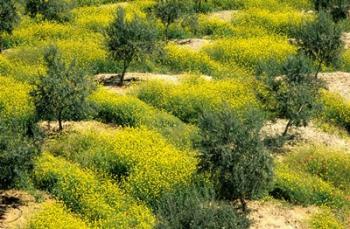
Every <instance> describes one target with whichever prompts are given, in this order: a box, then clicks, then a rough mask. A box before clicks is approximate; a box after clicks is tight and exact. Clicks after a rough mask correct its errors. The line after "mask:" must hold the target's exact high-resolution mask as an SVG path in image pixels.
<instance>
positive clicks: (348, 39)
mask: <svg viewBox="0 0 350 229" xmlns="http://www.w3.org/2000/svg"><path fill="white" fill-rule="evenodd" d="M342 40H343V42H344V48H345V49H349V48H350V33H343V35H342Z"/></svg>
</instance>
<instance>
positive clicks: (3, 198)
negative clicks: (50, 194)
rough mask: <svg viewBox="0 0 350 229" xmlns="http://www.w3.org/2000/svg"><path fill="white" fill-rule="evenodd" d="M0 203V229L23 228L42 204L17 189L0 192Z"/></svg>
mask: <svg viewBox="0 0 350 229" xmlns="http://www.w3.org/2000/svg"><path fill="white" fill-rule="evenodd" d="M45 198H47V197H45ZM47 199H48V198H47ZM47 199H46V200H47ZM0 203H1V204H0V228H1V229H2V228H6V229H12V228H13V229H15V228H25V225H26V223H27V221H28V219H29V218H30V217H31V216H32V215H33V213H34V212H36V211H37V210H39V209H40V207H41V205H42V204H41V203H37V202H36V201H35V198H34V197H33V196H32V195H30V194H28V193H26V192H23V191H17V190H9V191H6V192H3V193H1V194H0Z"/></svg>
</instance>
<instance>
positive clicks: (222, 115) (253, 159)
mask: <svg viewBox="0 0 350 229" xmlns="http://www.w3.org/2000/svg"><path fill="white" fill-rule="evenodd" d="M262 125H263V118H262V115H261V111H258V110H256V109H248V110H247V111H246V112H244V114H243V115H242V114H240V113H237V112H236V111H234V110H232V108H230V107H229V106H223V107H222V109H221V110H220V111H208V112H205V113H204V114H203V116H202V117H201V119H200V122H199V127H200V129H201V136H202V139H201V143H200V149H201V155H200V165H199V169H200V171H202V172H207V173H209V175H210V177H211V180H212V181H213V184H214V186H215V188H216V189H217V192H218V195H219V197H221V198H224V199H229V200H240V202H241V204H242V209H243V210H244V211H245V210H246V202H245V200H246V199H251V198H253V197H256V196H259V195H261V194H262V193H264V192H265V191H268V189H269V187H270V184H271V182H272V177H273V162H272V158H271V156H270V155H269V153H268V152H267V151H266V150H265V149H264V146H263V143H262V142H261V140H260V136H259V133H260V129H261V127H262Z"/></svg>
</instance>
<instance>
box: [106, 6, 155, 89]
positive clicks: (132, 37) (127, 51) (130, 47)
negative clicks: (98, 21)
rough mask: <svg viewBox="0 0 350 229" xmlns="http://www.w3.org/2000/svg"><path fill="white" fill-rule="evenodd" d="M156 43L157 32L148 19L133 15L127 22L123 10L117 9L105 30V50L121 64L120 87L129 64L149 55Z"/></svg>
mask: <svg viewBox="0 0 350 229" xmlns="http://www.w3.org/2000/svg"><path fill="white" fill-rule="evenodd" d="M156 43H157V31H156V30H155V27H154V26H153V25H152V23H151V22H150V21H149V20H148V19H147V20H146V19H142V18H140V17H139V16H137V15H135V16H134V17H133V18H132V19H130V20H128V19H127V18H126V16H125V10H124V9H123V8H118V10H117V16H116V18H115V19H114V21H113V22H112V24H111V25H110V26H109V27H108V29H107V48H108V50H109V52H110V55H111V57H112V58H113V59H114V60H116V61H120V62H122V73H121V75H120V81H119V85H120V86H122V85H123V83H124V76H125V73H126V71H127V69H128V68H129V66H130V64H131V62H132V61H133V60H135V59H137V58H138V59H140V58H141V57H143V56H145V55H146V54H148V53H151V52H152V51H153V49H154V48H155V47H156Z"/></svg>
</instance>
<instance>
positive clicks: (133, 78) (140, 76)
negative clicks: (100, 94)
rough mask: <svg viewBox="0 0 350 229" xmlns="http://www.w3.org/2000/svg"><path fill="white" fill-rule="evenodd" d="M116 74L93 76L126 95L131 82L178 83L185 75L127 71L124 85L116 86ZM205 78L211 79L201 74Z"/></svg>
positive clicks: (131, 86) (130, 88)
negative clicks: (157, 81)
mask: <svg viewBox="0 0 350 229" xmlns="http://www.w3.org/2000/svg"><path fill="white" fill-rule="evenodd" d="M118 77H119V76H118V74H109V73H108V74H99V75H96V76H95V78H96V80H97V81H98V82H100V83H103V84H104V85H105V86H106V88H107V89H109V90H112V91H113V92H116V93H118V94H120V95H126V94H128V92H130V91H132V90H133V84H132V83H131V82H145V81H152V80H159V81H163V82H166V83H171V84H179V83H180V82H181V80H183V79H184V78H185V77H186V75H184V74H178V75H167V74H156V73H139V72H130V73H127V74H126V75H125V77H124V80H125V85H124V86H122V87H121V86H118V85H117V83H118V82H119V80H118ZM200 77H202V78H203V79H205V80H211V79H212V78H211V77H210V76H206V75H201V76H200Z"/></svg>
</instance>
